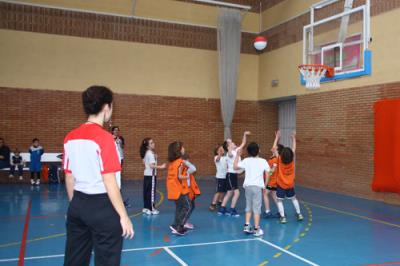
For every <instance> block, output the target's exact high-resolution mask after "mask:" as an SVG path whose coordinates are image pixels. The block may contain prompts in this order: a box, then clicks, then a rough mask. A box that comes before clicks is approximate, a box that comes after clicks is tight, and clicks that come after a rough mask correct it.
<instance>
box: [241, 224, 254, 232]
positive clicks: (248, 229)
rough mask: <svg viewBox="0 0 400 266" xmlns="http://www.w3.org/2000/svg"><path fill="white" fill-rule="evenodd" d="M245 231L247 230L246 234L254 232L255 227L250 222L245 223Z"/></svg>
mask: <svg viewBox="0 0 400 266" xmlns="http://www.w3.org/2000/svg"><path fill="white" fill-rule="evenodd" d="M243 232H245V233H246V234H253V233H254V231H253V228H252V227H251V225H250V224H245V225H244V227H243Z"/></svg>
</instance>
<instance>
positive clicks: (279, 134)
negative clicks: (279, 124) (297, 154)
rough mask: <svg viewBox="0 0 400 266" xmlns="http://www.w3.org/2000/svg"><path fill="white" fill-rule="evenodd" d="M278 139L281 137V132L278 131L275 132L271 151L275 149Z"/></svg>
mask: <svg viewBox="0 0 400 266" xmlns="http://www.w3.org/2000/svg"><path fill="white" fill-rule="evenodd" d="M280 137H281V131H280V130H278V131H275V140H274V144H272V149H276V148H277V146H278V142H279V139H280Z"/></svg>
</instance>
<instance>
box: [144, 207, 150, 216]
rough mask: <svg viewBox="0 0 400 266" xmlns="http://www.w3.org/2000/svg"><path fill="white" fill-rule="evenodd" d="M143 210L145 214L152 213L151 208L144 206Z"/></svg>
mask: <svg viewBox="0 0 400 266" xmlns="http://www.w3.org/2000/svg"><path fill="white" fill-rule="evenodd" d="M142 212H143V214H147V215H151V211H150V210H149V209H146V208H144V209H143V210H142Z"/></svg>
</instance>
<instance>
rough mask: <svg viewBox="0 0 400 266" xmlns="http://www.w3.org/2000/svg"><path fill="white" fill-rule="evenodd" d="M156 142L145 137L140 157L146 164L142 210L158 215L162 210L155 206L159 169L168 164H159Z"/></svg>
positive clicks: (145, 212) (148, 213)
mask: <svg viewBox="0 0 400 266" xmlns="http://www.w3.org/2000/svg"><path fill="white" fill-rule="evenodd" d="M155 148H156V144H155V143H154V140H153V139H151V138H145V139H144V140H143V141H142V145H140V157H141V158H142V160H143V164H144V179H143V203H144V207H143V210H142V212H143V213H144V214H147V215H157V214H159V213H160V212H159V211H158V210H157V209H156V207H155V195H156V186H157V169H165V168H166V164H165V163H164V164H162V165H158V164H157V154H156V153H155Z"/></svg>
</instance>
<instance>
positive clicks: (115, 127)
mask: <svg viewBox="0 0 400 266" xmlns="http://www.w3.org/2000/svg"><path fill="white" fill-rule="evenodd" d="M117 128H118V130H119V126H113V127H112V128H111V132H113V131H114V130H115V129H117Z"/></svg>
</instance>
